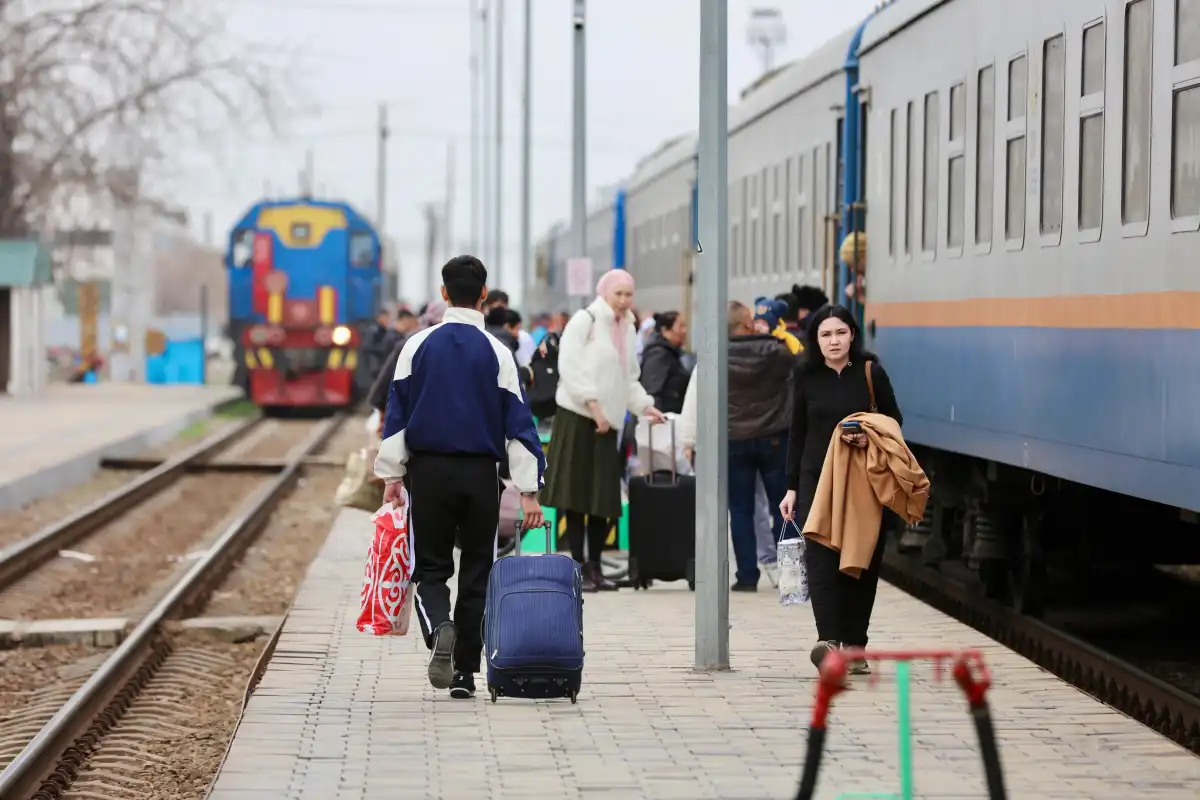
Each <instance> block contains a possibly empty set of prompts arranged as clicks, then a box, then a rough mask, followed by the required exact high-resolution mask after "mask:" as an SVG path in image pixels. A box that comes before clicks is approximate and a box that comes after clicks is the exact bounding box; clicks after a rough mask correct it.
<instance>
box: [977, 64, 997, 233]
mask: <svg viewBox="0 0 1200 800" xmlns="http://www.w3.org/2000/svg"><path fill="white" fill-rule="evenodd" d="M978 97H979V110H978V117H979V118H978V120H976V128H975V140H976V141H975V243H976V244H978V245H990V244H991V243H992V211H993V202H994V198H995V195H996V189H995V183H996V68H995V67H984V68H983V69H981V70H979V95H978Z"/></svg>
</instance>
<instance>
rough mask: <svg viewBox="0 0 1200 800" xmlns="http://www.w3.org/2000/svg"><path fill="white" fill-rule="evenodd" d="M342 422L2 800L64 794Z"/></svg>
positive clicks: (40, 745)
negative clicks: (170, 634) (180, 621)
mask: <svg viewBox="0 0 1200 800" xmlns="http://www.w3.org/2000/svg"><path fill="white" fill-rule="evenodd" d="M343 418H344V417H343V416H342V415H338V416H336V417H334V418H332V419H330V420H328V421H326V422H323V423H321V424H320V425H319V426H318V427H317V428H316V429H315V430H314V431H313V433H312V434H311V435H310V436H309V437H308V438H307V439H306V440H305V441H304V443H303V444H302V445H301V446H300V447H299V448H297V454H296V455H295V456H294V457H293V458H292V459H291V462H290V463H289V465H288V466H287V467H286V468H285V469H284V470H283V471H282V472H281V473H280V474H279V475H278V477H276V478H274V479H273V480H272V481H271V483H270V484H268V485H267V486H266V487H264V488H263V490H261V491H260V492H259V493H258V494H257V495H256V496H255V498H254V499H253V500H252V501H250V502H248V503H247V504H246V506H245V508H244V510H243V511H242V512H241V513H240V514H239V515H238V517H237V518H236V519H234V520H233V521H232V522H231V523H230V524H229V525H228V526H227V527H226V528H225V530H224V531H223V532H222V533H221V535H220V536H219V537H218V539H217V541H216V542H215V543H214V544H213V545H212V546H211V547H210V548H209V549H208V550H207V551H206V552H205V554H204V556H203V557H202V558H200V559H199V560H198V561H197V562H196V563H195V564H194V565H193V566H192V568H191V569H189V570H188V571H187V573H186V574H184V576H183V577H182V578H180V580H179V581H178V582H177V583H176V584H175V585H174V586H173V587H171V589H170V591H169V592H167V594H166V595H165V596H164V597H163V598H162V599H161V600H159V601H158V603H157V604H155V606H154V608H152V609H151V610H150V612H149V613H147V614H146V616H145V617H143V618H142V619H141V620H140V621H139V622H138V624H137V626H136V627H134V629H133V631H132V632H130V634H129V636H128V637H126V639H125V640H124V641H123V642H122V643H121V644H120V645H118V646H117V648H116V649H115V650H113V652H112V653H111V654H110V655H109V657H108V658H107V659H105V661H104V663H102V664H101V665H100V666H99V667H98V668H97V669H96V671H95V672H94V673H93V674H92V675H91V677H89V678H88V680H87V682H85V683H84V684H83V686H81V687H80V688H79V690H78V691H76V692H75V694H74V695H72V696H71V697H70V699H68V700H67V702H66V703H64V704H63V706H62V707H61V708H60V709H59V710H58V711H57V712H56V713H55V715H54V716H53V717H52V718H51V719H50V721H49V722H47V723H46V724H45V725H44V726H43V727H42V729H41V730H40V731H39V732H38V733H37V735H36V736H34V738H33V739H32V740H31V741H30V742H29V743H28V744H27V745H26V746H25V749H24V750H22V751H21V752H20V754H18V755H17V757H16V758H15V759H13V761H12V762H10V763H9V765H8V766H7V767H6V768H5V769H4V772H3V773H0V797H13V798H18V797H32V798H34V799H35V800H43V798H55V797H59V796H61V794H62V793H63V792H64V791H66V789H67V788H68V787H69V786H70V783H71V781H72V780H73V779H74V777H75V775H76V774H77V773H78V771H79V769H80V767H81V766H82V765H83V764H84V763H85V762H86V761H87V759H88V757H89V756H90V754H91V753H92V752H93V750H94V749H95V748H96V746H97V744H98V743H99V741H100V740H101V739H102V738H103V736H104V735H105V733H107V731H108V730H109V729H110V728H111V727H112V726H113V725H115V724H116V723H117V722H118V721H119V719H120V717H121V715H122V714H123V713H124V711H125V709H126V708H128V707H129V705H130V704H131V703H132V702H133V700H134V698H135V697H136V695H137V693H138V692H139V691H140V690H141V689H142V687H144V686H145V685H146V683H147V682H148V681H149V680H150V678H151V676H152V675H153V673H154V671H155V670H156V669H157V668H158V667H159V666H160V665H161V664H162V662H163V661H164V660H165V659H166V657H167V655H168V654H169V653H170V644H169V642H168V641H167V639H166V635H165V623H166V622H167V621H168V620H171V619H175V618H177V617H179V616H183V615H186V614H189V613H192V612H193V611H195V610H196V609H197V608H198V607H199V606H200V605H202V604H203V603H204V602H205V601H206V600H207V598H208V596H209V594H210V593H211V592H212V591H213V590H215V589H216V587H217V586H218V585H219V584H220V581H221V580H223V579H224V577H225V575H226V574H227V571H228V567H229V566H230V564H231V563H232V562H233V561H234V560H235V559H236V558H237V557H238V556H239V555H241V553H242V552H244V551H245V549H246V547H248V546H249V545H250V544H251V543H252V542H253V540H254V538H255V537H256V536H257V534H258V533H259V531H261V530H262V528H263V527H264V525H265V524H266V522H267V520H268V519H269V518H270V515H271V513H272V511H273V510H274V509H275V508H276V506H278V504H279V502H280V501H281V500H282V499H283V497H284V495H285V494H286V493H287V491H288V490H289V489H290V488H291V487H292V485H293V484H294V483H295V481H296V479H297V478H298V477H299V475H300V471H301V469H302V468H303V464H304V458H305V457H306V456H308V455H309V454H310V453H312V452H313V451H315V450H317V449H318V448H320V447H321V446H322V445H323V444H325V443H326V442H327V441H328V440H329V439H330V437H331V436H332V435H333V434H334V432H335V431H336V430H337V429H338V426H339V425H340V424H341V422H342V419H343Z"/></svg>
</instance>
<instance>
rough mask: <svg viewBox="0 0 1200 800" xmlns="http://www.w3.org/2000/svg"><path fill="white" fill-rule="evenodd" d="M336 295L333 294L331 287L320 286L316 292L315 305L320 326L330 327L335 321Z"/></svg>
mask: <svg viewBox="0 0 1200 800" xmlns="http://www.w3.org/2000/svg"><path fill="white" fill-rule="evenodd" d="M336 300H337V293H336V292H334V290H333V287H332V286H322V287H321V288H320V289H319V290H318V291H317V305H318V307H319V311H318V312H317V314H318V315H319V316H320V319H321V324H322V325H332V324H333V323H334V322H336V321H337V307H336V304H335V303H336Z"/></svg>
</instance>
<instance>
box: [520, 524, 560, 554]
mask: <svg viewBox="0 0 1200 800" xmlns="http://www.w3.org/2000/svg"><path fill="white" fill-rule="evenodd" d="M542 527H543V528H545V529H546V555H550V554H551V553H553V552H554V535H553V531H551V530H550V528H551V525H550V523H549V522H543V523H542ZM513 528H514V529H515V530H514V531H513V533H514V535H515V536H516V537H517V544H516V549H515V550H513V554H514V555H518V556H519V555H521V534H522V533H523V531H522V530H521V520H517V521H516V522H514V523H513Z"/></svg>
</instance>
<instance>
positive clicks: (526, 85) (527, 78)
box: [516, 0, 533, 307]
mask: <svg viewBox="0 0 1200 800" xmlns="http://www.w3.org/2000/svg"><path fill="white" fill-rule="evenodd" d="M532 7H533V2H532V0H525V36H524V43H523V44H524V48H525V58H524V61H525V66H524V69H523V74H522V76H521V82H522V88H521V252H520V254H519V255H518V256H517V268H518V272H517V289H516V292H517V297H516V304H517V306H518V307H522V306H524V305H525V295H526V291H527V289H528V286H529V270H530V269H531V268H532V266H533V253H532V251H531V246H530V240H531V238H532V235H533V234H532V228H533V222H532V217H531V214H532V210H531V208H530V204H531V200H532V193H533V187H532V180H533V174H532V162H533V150H532V138H533V133H532V129H533V122H532V109H533V90H532V85H533V78H532V74H533V8H532Z"/></svg>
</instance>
